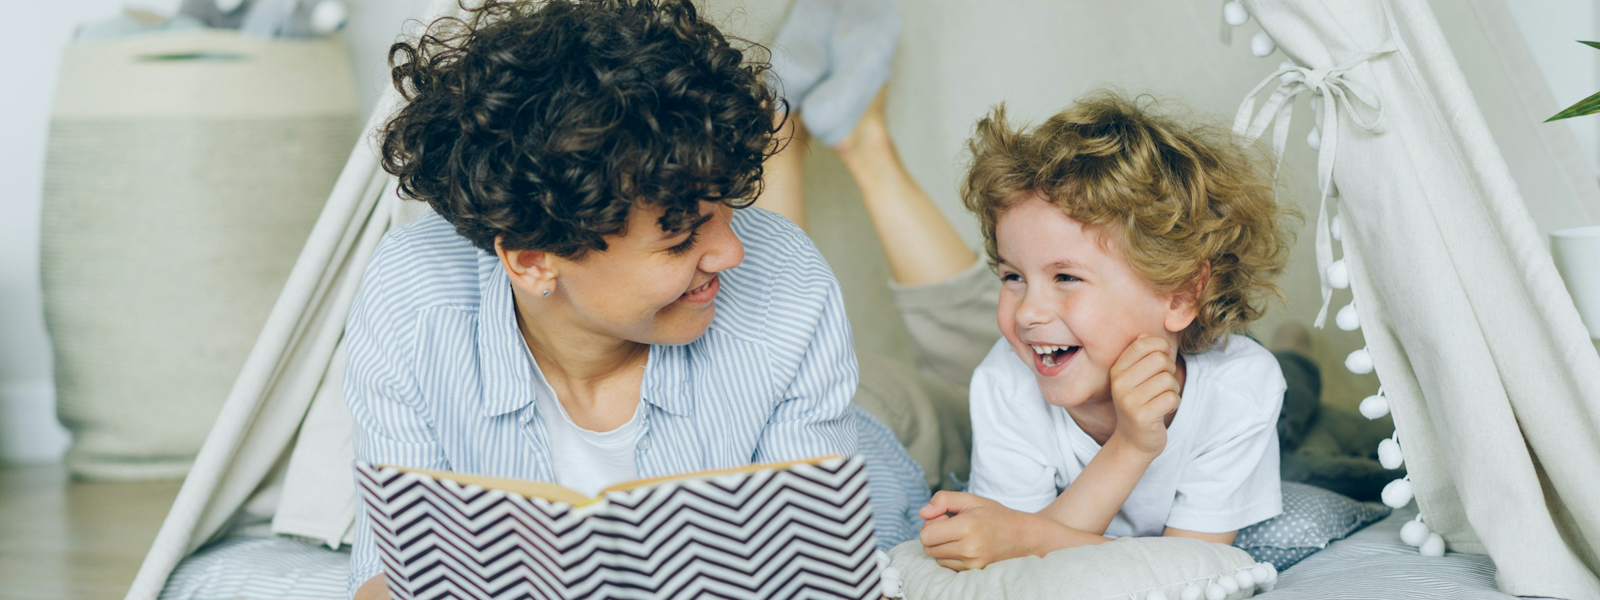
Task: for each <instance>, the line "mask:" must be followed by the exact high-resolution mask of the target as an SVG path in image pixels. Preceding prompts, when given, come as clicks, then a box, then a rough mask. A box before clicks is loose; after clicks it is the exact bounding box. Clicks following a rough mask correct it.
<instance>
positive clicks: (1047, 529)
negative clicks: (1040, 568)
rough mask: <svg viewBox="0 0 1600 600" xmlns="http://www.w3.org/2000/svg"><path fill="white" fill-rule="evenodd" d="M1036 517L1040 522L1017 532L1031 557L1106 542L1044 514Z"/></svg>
mask: <svg viewBox="0 0 1600 600" xmlns="http://www.w3.org/2000/svg"><path fill="white" fill-rule="evenodd" d="M1035 516H1036V517H1038V519H1039V520H1038V521H1036V522H1032V523H1024V524H1023V525H1024V526H1023V527H1022V528H1021V529H1020V530H1018V531H1017V534H1018V536H1019V538H1020V539H1022V540H1025V542H1024V544H1023V545H1024V546H1025V547H1026V548H1027V554H1029V555H1032V556H1039V557H1043V556H1044V555H1046V554H1049V553H1051V552H1055V551H1057V550H1063V549H1066V548H1074V547H1077V546H1083V545H1086V544H1092V543H1097V542H1101V541H1105V540H1106V538H1105V536H1103V535H1096V534H1093V533H1089V532H1087V531H1083V530H1080V529H1077V528H1074V527H1073V526H1071V525H1068V524H1066V523H1062V522H1060V521H1057V520H1055V519H1052V518H1050V517H1048V516H1045V515H1043V514H1036V515H1035Z"/></svg>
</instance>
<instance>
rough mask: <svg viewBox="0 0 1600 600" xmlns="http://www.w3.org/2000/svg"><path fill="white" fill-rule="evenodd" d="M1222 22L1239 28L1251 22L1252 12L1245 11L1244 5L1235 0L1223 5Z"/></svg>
mask: <svg viewBox="0 0 1600 600" xmlns="http://www.w3.org/2000/svg"><path fill="white" fill-rule="evenodd" d="M1222 20H1223V21H1226V22H1227V23H1228V24H1229V25H1232V26H1234V27H1238V26H1240V25H1243V24H1244V22H1245V21H1249V20H1250V12H1249V11H1247V10H1245V9H1244V5H1243V4H1240V3H1239V0H1233V1H1232V2H1229V3H1227V4H1224V5H1222Z"/></svg>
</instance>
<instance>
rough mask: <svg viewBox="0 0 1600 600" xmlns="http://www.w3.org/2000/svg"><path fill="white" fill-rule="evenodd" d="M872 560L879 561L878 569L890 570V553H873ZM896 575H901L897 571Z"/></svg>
mask: <svg viewBox="0 0 1600 600" xmlns="http://www.w3.org/2000/svg"><path fill="white" fill-rule="evenodd" d="M872 558H873V559H874V560H877V561H878V568H880V569H887V568H889V553H888V552H884V551H882V550H879V551H877V552H873V553H872ZM895 574H896V575H899V572H898V571H896V573H895Z"/></svg>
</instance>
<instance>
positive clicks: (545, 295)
mask: <svg viewBox="0 0 1600 600" xmlns="http://www.w3.org/2000/svg"><path fill="white" fill-rule="evenodd" d="M544 297H546V298H549V297H550V290H545V291H544Z"/></svg>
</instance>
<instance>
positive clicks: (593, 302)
mask: <svg viewBox="0 0 1600 600" xmlns="http://www.w3.org/2000/svg"><path fill="white" fill-rule="evenodd" d="M733 210H734V209H733V208H732V207H729V206H727V205H725V204H722V203H719V202H702V203H700V218H699V219H696V220H694V221H692V222H691V227H690V228H688V229H685V230H683V231H678V232H666V231H662V229H661V226H660V224H659V223H658V219H660V218H661V215H662V209H661V208H660V207H655V206H648V205H638V206H635V207H634V208H633V210H632V211H630V214H629V215H628V228H627V232H626V233H625V234H623V235H616V236H609V237H607V238H606V244H607V248H606V249H605V250H604V251H599V252H590V253H589V254H588V255H587V256H585V257H584V258H583V259H582V260H579V261H576V262H572V261H565V260H561V264H560V272H561V276H560V278H559V285H558V286H557V287H556V289H555V293H556V294H560V295H561V296H562V297H561V298H560V299H561V300H564V301H565V303H566V304H567V305H568V306H569V307H570V309H571V311H572V313H573V316H574V318H575V319H576V320H577V322H578V324H579V325H580V327H582V328H584V329H588V330H590V331H592V332H594V333H598V334H601V335H605V336H608V337H614V338H618V339H623V340H628V341H633V342H639V343H644V344H664V345H677V344H687V343H689V342H693V341H695V340H697V339H699V338H700V336H702V335H704V334H705V332H706V329H707V328H708V327H710V326H711V320H712V317H714V316H715V315H716V306H715V304H714V302H713V300H715V299H716V296H717V293H718V291H719V290H720V289H721V286H722V281H721V278H720V277H719V276H718V273H719V272H721V271H723V270H726V269H731V268H733V267H735V266H737V265H738V264H739V263H740V262H742V261H743V260H744V244H743V243H741V242H740V241H739V237H738V236H737V235H735V234H734V232H733V228H732V225H731V224H732V218H733ZM558 260H559V259H558Z"/></svg>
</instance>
